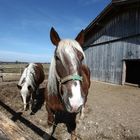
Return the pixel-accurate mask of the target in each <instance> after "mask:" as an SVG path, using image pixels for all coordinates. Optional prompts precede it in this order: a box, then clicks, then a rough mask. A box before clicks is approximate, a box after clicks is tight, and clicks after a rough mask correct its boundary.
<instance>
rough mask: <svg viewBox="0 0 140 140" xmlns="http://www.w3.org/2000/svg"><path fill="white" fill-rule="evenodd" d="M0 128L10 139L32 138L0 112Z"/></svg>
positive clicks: (29, 139)
mask: <svg viewBox="0 0 140 140" xmlns="http://www.w3.org/2000/svg"><path fill="white" fill-rule="evenodd" d="M0 129H1V130H2V131H3V132H4V134H5V135H6V136H7V137H8V139H10V140H33V138H31V137H30V136H29V135H27V134H26V133H25V132H24V131H23V130H22V129H20V128H19V127H18V126H17V125H16V124H15V123H14V122H13V121H12V120H10V119H9V118H8V117H6V116H5V115H4V114H2V113H1V112H0Z"/></svg>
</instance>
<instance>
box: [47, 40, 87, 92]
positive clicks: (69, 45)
mask: <svg viewBox="0 0 140 140" xmlns="http://www.w3.org/2000/svg"><path fill="white" fill-rule="evenodd" d="M76 50H78V51H80V52H81V53H82V54H83V57H84V58H85V54H84V52H83V49H82V48H81V46H80V45H79V43H78V42H77V41H75V40H70V39H65V40H61V41H60V42H59V44H58V47H57V52H56V53H58V54H59V57H60V59H61V62H62V63H63V65H64V67H65V66H67V64H66V63H65V61H64V58H63V55H62V54H64V53H66V54H68V55H67V57H68V59H72V65H73V66H77V64H78V63H79V59H78V57H77V55H76ZM55 64H56V62H55V58H54V57H53V58H52V61H51V65H50V69H49V76H48V94H55V95H56V94H57V93H58V89H57V79H56V69H55Z"/></svg>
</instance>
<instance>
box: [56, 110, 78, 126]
mask: <svg viewBox="0 0 140 140" xmlns="http://www.w3.org/2000/svg"><path fill="white" fill-rule="evenodd" d="M75 118H76V114H75V113H69V112H67V111H58V112H56V113H55V120H56V122H57V123H66V124H67V123H70V122H73V121H75Z"/></svg>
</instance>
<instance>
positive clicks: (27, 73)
mask: <svg viewBox="0 0 140 140" xmlns="http://www.w3.org/2000/svg"><path fill="white" fill-rule="evenodd" d="M35 66H36V64H34V63H30V64H29V65H28V67H26V68H25V69H24V72H23V74H22V76H21V78H20V80H19V83H18V85H19V86H21V87H22V88H21V91H20V93H21V96H22V99H23V103H24V109H25V108H26V104H27V102H26V98H27V96H29V90H28V86H31V87H32V90H33V91H34V90H35V89H36V83H35V79H34V76H35V69H34V67H35Z"/></svg>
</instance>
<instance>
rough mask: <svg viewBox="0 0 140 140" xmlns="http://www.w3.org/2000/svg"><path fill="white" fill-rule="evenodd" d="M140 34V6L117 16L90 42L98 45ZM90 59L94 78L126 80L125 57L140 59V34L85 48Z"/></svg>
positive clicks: (116, 82) (113, 81) (117, 81)
mask: <svg viewBox="0 0 140 140" xmlns="http://www.w3.org/2000/svg"><path fill="white" fill-rule="evenodd" d="M139 33H140V9H135V10H134V9H133V10H130V11H129V12H125V13H122V14H121V15H118V16H117V17H114V19H112V20H111V21H110V22H109V23H108V24H107V25H106V26H105V27H104V28H103V29H102V30H101V31H100V32H98V33H97V34H95V35H94V36H93V37H91V39H90V40H89V41H88V42H86V45H91V44H97V43H101V42H106V41H110V40H113V39H116V38H122V37H126V36H131V35H135V34H139ZM85 54H86V62H87V64H88V66H89V67H90V71H91V78H92V79H93V80H99V81H105V82H110V83H115V84H121V83H122V71H123V59H140V35H137V36H133V37H130V38H126V39H123V40H118V41H115V42H110V43H105V44H102V45H97V46H94V47H87V48H85Z"/></svg>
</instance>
